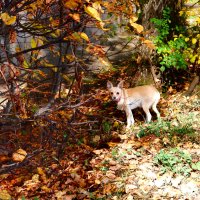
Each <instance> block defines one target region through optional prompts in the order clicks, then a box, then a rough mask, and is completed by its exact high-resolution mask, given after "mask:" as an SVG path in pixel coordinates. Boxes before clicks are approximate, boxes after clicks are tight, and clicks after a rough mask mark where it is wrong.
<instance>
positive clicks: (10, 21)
mask: <svg viewBox="0 0 200 200" xmlns="http://www.w3.org/2000/svg"><path fill="white" fill-rule="evenodd" d="M1 19H2V21H3V22H4V23H5V24H6V25H12V24H14V23H15V21H16V16H10V15H9V14H8V13H2V14H1Z"/></svg>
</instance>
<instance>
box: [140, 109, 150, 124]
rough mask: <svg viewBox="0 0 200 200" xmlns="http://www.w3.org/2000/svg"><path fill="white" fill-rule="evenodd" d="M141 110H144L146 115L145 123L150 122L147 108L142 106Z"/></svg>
mask: <svg viewBox="0 0 200 200" xmlns="http://www.w3.org/2000/svg"><path fill="white" fill-rule="evenodd" d="M142 109H143V110H144V112H145V114H146V122H147V123H148V122H150V121H151V113H150V112H149V106H146V105H143V106H142Z"/></svg>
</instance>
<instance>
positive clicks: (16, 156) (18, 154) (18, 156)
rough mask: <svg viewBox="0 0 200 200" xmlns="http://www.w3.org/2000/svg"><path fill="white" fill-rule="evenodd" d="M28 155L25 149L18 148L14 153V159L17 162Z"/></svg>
mask: <svg viewBox="0 0 200 200" xmlns="http://www.w3.org/2000/svg"><path fill="white" fill-rule="evenodd" d="M26 155H27V153H26V151H24V150H23V149H18V150H17V151H16V152H14V153H13V154H12V159H13V161H15V162H22V161H23V160H24V159H25V158H26Z"/></svg>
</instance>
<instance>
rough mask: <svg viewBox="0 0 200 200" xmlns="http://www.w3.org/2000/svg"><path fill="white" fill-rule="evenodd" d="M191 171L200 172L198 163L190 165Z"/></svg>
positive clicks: (199, 163)
mask: <svg viewBox="0 0 200 200" xmlns="http://www.w3.org/2000/svg"><path fill="white" fill-rule="evenodd" d="M192 169H195V170H199V171H200V162H197V163H192Z"/></svg>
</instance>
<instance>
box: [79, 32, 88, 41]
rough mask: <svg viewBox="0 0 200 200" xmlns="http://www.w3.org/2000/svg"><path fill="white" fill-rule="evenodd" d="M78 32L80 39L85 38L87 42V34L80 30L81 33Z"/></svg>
mask: <svg viewBox="0 0 200 200" xmlns="http://www.w3.org/2000/svg"><path fill="white" fill-rule="evenodd" d="M79 34H80V36H81V38H82V39H84V40H86V41H87V42H89V38H88V36H87V35H86V34H85V33H83V32H81V33H79Z"/></svg>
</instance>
